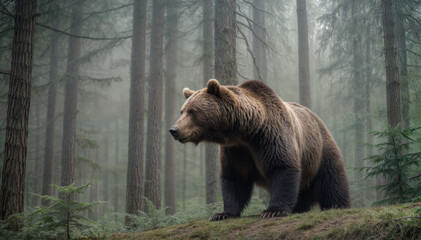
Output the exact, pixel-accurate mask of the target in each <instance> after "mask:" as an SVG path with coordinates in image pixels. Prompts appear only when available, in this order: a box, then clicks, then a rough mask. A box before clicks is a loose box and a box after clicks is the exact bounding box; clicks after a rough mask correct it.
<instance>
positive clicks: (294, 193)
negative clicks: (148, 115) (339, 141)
mask: <svg viewBox="0 0 421 240" xmlns="http://www.w3.org/2000/svg"><path fill="white" fill-rule="evenodd" d="M183 93H184V96H185V97H186V98H187V100H186V102H185V103H184V105H183V106H182V107H181V116H180V118H179V119H178V120H177V122H176V123H175V124H174V126H173V127H171V129H170V130H169V131H170V133H171V134H172V135H173V137H174V138H175V139H176V140H178V141H180V142H181V143H186V142H193V143H195V144H198V143H199V142H202V141H205V142H212V143H218V144H219V145H220V160H221V172H220V178H221V187H222V196H223V200H224V211H223V212H222V213H217V214H215V215H214V216H213V217H212V219H211V220H212V221H215V220H222V219H226V218H229V217H239V216H240V214H241V212H242V211H243V209H244V208H245V207H246V205H247V204H248V202H249V200H250V197H251V193H252V189H253V186H254V184H257V185H259V186H262V187H264V188H266V189H267V190H268V191H269V193H270V202H269V207H268V209H266V210H264V211H263V212H262V214H261V217H262V218H267V217H278V216H284V215H287V214H290V213H300V212H305V211H309V210H310V209H311V207H312V206H313V205H314V204H317V203H318V204H319V205H320V208H321V209H322V210H325V209H330V208H349V207H350V198H349V186H348V178H347V175H346V172H345V166H344V161H343V159H342V155H341V152H340V150H339V148H338V146H337V145H336V143H335V141H334V139H333V137H332V136H331V135H330V133H329V130H328V129H327V127H326V126H325V124H324V123H323V122H322V120H321V119H320V118H319V117H317V116H316V114H314V113H313V112H312V111H311V110H310V109H308V108H306V107H304V106H301V105H299V104H297V103H290V102H284V101H282V100H281V98H280V97H278V96H277V95H276V93H275V92H274V91H273V90H272V89H270V88H269V87H268V86H267V85H265V84H264V83H262V82H260V81H254V80H253V81H247V82H244V83H242V84H240V85H237V86H222V85H220V84H219V82H218V81H217V80H215V79H211V80H209V81H208V84H207V87H206V88H204V89H202V90H198V91H195V92H194V91H191V90H189V89H188V88H185V89H184V90H183Z"/></svg>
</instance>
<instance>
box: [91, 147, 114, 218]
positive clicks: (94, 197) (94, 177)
mask: <svg viewBox="0 0 421 240" xmlns="http://www.w3.org/2000/svg"><path fill="white" fill-rule="evenodd" d="M88 158H89V159H92V160H94V161H95V162H98V149H88ZM90 178H91V179H90V182H95V181H98V172H97V171H93V172H92V173H91V174H90ZM116 195H117V193H116ZM94 201H98V184H95V185H93V186H91V187H90V189H89V202H94ZM98 207H99V206H98V205H97V206H94V207H93V211H89V212H88V216H89V218H90V219H92V220H94V221H96V220H97V219H98Z"/></svg>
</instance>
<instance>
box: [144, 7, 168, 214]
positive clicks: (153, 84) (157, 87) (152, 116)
mask: <svg viewBox="0 0 421 240" xmlns="http://www.w3.org/2000/svg"><path fill="white" fill-rule="evenodd" d="M164 24H165V0H155V1H153V3H152V31H151V49H150V51H151V52H150V57H151V62H150V70H149V72H150V77H149V98H148V129H147V134H146V136H147V138H146V139H147V142H146V171H145V173H146V176H145V193H144V195H145V197H146V198H147V199H149V200H150V201H151V202H152V203H153V204H154V206H155V207H156V208H157V209H160V208H161V121H162V72H163V71H162V56H163V42H164Z"/></svg>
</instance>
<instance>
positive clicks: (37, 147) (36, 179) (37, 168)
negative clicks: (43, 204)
mask: <svg viewBox="0 0 421 240" xmlns="http://www.w3.org/2000/svg"><path fill="white" fill-rule="evenodd" d="M39 105H40V99H38V100H37V101H36V104H35V126H36V130H35V131H34V132H35V154H34V155H35V156H34V166H33V171H34V174H33V177H34V183H33V184H34V190H33V191H34V193H36V194H40V192H39V178H40V177H41V175H40V173H41V169H40V167H41V156H40V153H41V151H40V148H41V146H40V141H41V139H40V134H39V133H40V130H41V123H40V119H39V114H40V107H39ZM38 199H39V197H38V196H36V195H34V194H32V201H31V206H32V207H35V206H37V205H38Z"/></svg>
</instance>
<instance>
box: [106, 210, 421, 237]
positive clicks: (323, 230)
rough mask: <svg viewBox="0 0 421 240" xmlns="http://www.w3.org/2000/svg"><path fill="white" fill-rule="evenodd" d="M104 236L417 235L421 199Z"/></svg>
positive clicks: (204, 221) (420, 213) (250, 217)
mask: <svg viewBox="0 0 421 240" xmlns="http://www.w3.org/2000/svg"><path fill="white" fill-rule="evenodd" d="M108 239H110V240H120V239H142V240H143V239H144V240H147V239H352V240H355V239H417V240H421V203H411V204H403V205H393V206H383V207H376V208H366V209H348V210H329V211H313V212H309V213H303V214H293V215H290V216H286V217H280V218H272V219H261V218H260V217H259V216H243V217H241V218H237V219H228V220H225V221H219V222H209V221H207V220H201V221H193V222H190V223H188V224H184V225H177V226H170V227H165V228H160V229H155V230H150V231H145V232H139V233H131V234H127V233H115V234H113V235H111V236H110V237H109V238H108Z"/></svg>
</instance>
